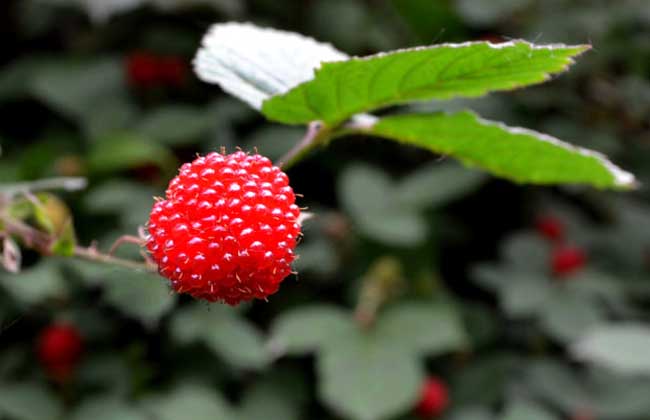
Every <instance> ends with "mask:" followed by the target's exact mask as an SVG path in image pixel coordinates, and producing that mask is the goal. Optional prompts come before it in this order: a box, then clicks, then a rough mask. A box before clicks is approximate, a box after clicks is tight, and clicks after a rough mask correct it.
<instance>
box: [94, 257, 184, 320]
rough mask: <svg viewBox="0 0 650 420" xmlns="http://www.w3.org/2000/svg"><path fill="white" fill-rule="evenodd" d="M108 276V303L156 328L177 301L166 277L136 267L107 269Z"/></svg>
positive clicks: (105, 283) (106, 277)
mask: <svg viewBox="0 0 650 420" xmlns="http://www.w3.org/2000/svg"><path fill="white" fill-rule="evenodd" d="M105 273H106V274H105V276H104V287H105V289H106V290H105V295H104V298H105V299H106V302H108V303H109V304H111V305H113V306H115V307H116V308H118V309H119V310H120V311H122V312H123V313H125V314H126V315H129V316H132V317H134V318H136V319H138V320H140V321H141V322H142V323H143V324H145V325H146V326H148V327H154V326H156V325H157V323H158V322H159V321H160V318H161V317H162V316H164V315H165V314H166V313H167V312H169V311H170V310H171V309H172V308H173V307H174V303H175V302H176V295H175V294H173V293H172V292H171V291H170V289H169V285H168V282H167V280H166V279H164V278H162V277H160V276H157V275H153V274H149V273H145V272H140V271H136V270H126V269H121V268H113V267H110V268H107V270H106V272H105Z"/></svg>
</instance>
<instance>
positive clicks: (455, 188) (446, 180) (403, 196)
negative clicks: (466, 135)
mask: <svg viewBox="0 0 650 420" xmlns="http://www.w3.org/2000/svg"><path fill="white" fill-rule="evenodd" d="M485 179H486V176H485V174H483V173H481V172H478V171H473V170H470V169H467V168H463V167H461V166H460V165H457V164H454V163H438V162H436V163H433V164H429V165H427V166H424V167H422V168H419V169H417V170H416V171H415V172H413V173H411V174H409V175H408V176H407V177H406V178H404V179H402V180H401V181H400V182H399V183H398V184H397V189H396V200H397V201H398V204H399V205H402V206H406V207H413V208H425V207H436V206H442V205H445V204H447V203H449V202H450V201H453V200H455V199H458V198H462V197H463V196H465V195H468V194H470V193H472V192H474V190H476V189H477V188H478V187H479V186H480V185H481V184H482V183H483V182H484V181H485Z"/></svg>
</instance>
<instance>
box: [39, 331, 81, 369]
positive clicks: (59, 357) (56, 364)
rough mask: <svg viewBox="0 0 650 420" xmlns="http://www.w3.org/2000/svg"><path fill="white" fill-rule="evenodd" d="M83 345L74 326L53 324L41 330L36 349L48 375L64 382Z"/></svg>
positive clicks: (74, 365) (73, 367) (73, 366)
mask: <svg viewBox="0 0 650 420" xmlns="http://www.w3.org/2000/svg"><path fill="white" fill-rule="evenodd" d="M83 347H84V346H83V340H82V338H81V334H80V333H79V331H78V330H77V328H76V327H74V326H72V325H69V324H53V325H50V326H48V327H46V328H45V329H44V330H43V331H41V333H40V335H39V337H38V341H37V348H36V351H37V354H38V359H39V361H40V363H41V365H42V366H43V368H44V369H45V371H46V372H47V373H48V375H50V376H51V377H52V378H53V379H55V380H57V381H59V382H65V381H67V380H68V379H69V378H70V377H71V375H72V374H73V372H74V369H75V367H76V366H77V364H78V363H79V360H80V358H81V355H82V353H83Z"/></svg>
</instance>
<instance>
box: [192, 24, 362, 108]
mask: <svg viewBox="0 0 650 420" xmlns="http://www.w3.org/2000/svg"><path fill="white" fill-rule="evenodd" d="M348 58H349V57H348V56H347V55H346V54H344V53H342V52H340V51H338V50H337V49H335V48H334V47H332V46H331V45H329V44H324V43H320V42H317V41H315V40H314V39H312V38H309V37H306V36H303V35H300V34H297V33H293V32H286V31H280V30H276V29H270V28H260V27H257V26H255V25H253V24H251V23H224V24H216V25H214V26H212V28H210V30H209V31H208V32H207V34H206V35H205V36H204V38H203V41H202V47H201V48H200V49H199V51H198V53H197V55H196V58H195V59H194V70H195V71H196V74H197V75H198V76H199V78H200V79H201V80H203V81H205V82H208V83H216V84H218V85H219V86H221V88H222V89H223V90H224V91H226V92H228V93H230V94H232V95H234V96H236V97H238V98H239V99H241V100H243V101H245V102H247V103H248V104H249V105H251V106H252V107H253V108H255V109H258V110H259V109H260V108H261V107H262V102H264V101H265V100H266V99H268V98H270V97H271V96H274V95H278V94H282V93H286V92H287V91H289V90H290V89H292V88H293V87H295V86H297V85H299V84H300V83H303V82H306V81H308V80H310V79H312V78H313V77H314V70H315V69H317V68H318V67H320V65H321V63H323V62H325V61H340V60H346V59H348Z"/></svg>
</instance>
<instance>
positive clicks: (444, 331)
mask: <svg viewBox="0 0 650 420" xmlns="http://www.w3.org/2000/svg"><path fill="white" fill-rule="evenodd" d="M376 328H377V331H376V333H377V334H378V335H379V336H381V337H382V339H385V340H392V341H394V342H396V343H400V346H404V348H409V349H412V350H413V351H415V352H416V353H418V354H422V355H428V356H436V355H439V354H442V353H445V352H448V351H451V350H457V349H459V348H462V347H464V346H466V345H467V337H466V335H465V331H464V328H463V325H462V323H461V321H460V319H459V317H458V314H457V313H456V311H455V310H454V309H453V308H452V307H451V306H449V305H446V304H440V303H433V302H427V303H425V302H421V303H403V304H400V305H397V306H393V307H391V308H388V309H387V310H386V311H385V312H384V313H382V314H381V316H380V318H379V320H378V321H377V327H376Z"/></svg>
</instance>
